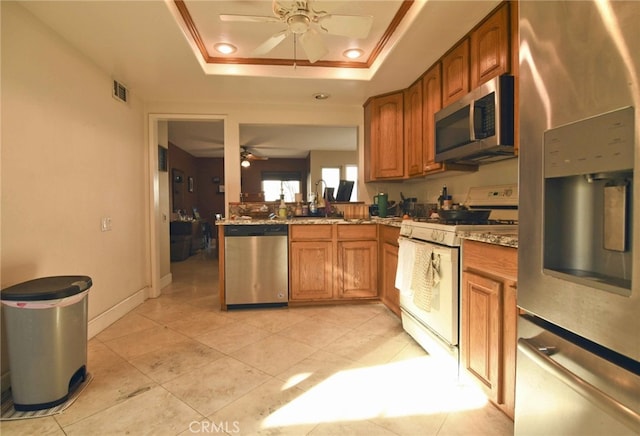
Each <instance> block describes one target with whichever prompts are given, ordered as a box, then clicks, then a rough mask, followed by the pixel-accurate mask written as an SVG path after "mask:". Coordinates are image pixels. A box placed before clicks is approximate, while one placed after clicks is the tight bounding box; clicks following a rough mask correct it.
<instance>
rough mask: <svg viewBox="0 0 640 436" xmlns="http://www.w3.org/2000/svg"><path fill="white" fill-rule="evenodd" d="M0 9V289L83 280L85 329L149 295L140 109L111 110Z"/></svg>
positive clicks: (92, 82) (108, 100)
mask: <svg viewBox="0 0 640 436" xmlns="http://www.w3.org/2000/svg"><path fill="white" fill-rule="evenodd" d="M0 7H1V8H2V9H1V15H2V29H1V36H2V37H1V41H2V51H1V56H2V59H1V67H2V74H1V81H2V82H1V86H2V97H1V98H2V100H1V102H2V133H1V136H2V162H1V166H2V215H1V221H0V222H1V226H2V236H1V237H2V239H1V247H2V252H1V259H0V269H1V271H2V274H1V280H2V283H1V286H2V288H5V287H8V286H10V285H13V284H16V283H20V282H23V281H26V280H30V279H33V278H37V277H46V276H56V275H76V274H77V275H88V276H90V277H91V278H92V280H93V287H92V288H91V290H90V292H89V311H88V316H89V320H90V322H91V320H94V319H95V318H97V317H98V316H100V315H102V314H104V313H105V312H108V311H109V310H111V309H112V308H113V307H114V306H117V305H118V304H119V303H121V302H123V301H124V300H127V299H129V298H130V297H132V296H134V295H144V292H145V290H146V288H147V287H148V286H149V283H150V272H149V243H148V235H149V221H148V219H149V217H148V210H149V207H148V204H147V202H148V199H149V197H148V186H149V182H148V177H149V176H148V174H149V172H148V158H147V156H148V154H147V148H148V147H147V145H146V144H145V142H144V129H145V118H144V111H143V107H142V103H141V101H140V100H139V99H138V98H137V97H136V95H135V93H132V94H130V97H131V98H130V100H129V103H128V104H123V103H121V102H119V101H117V100H115V99H113V98H112V97H111V89H112V78H111V77H109V76H108V75H106V74H105V73H104V72H102V71H100V70H99V69H98V68H97V67H96V65H95V64H93V63H92V62H89V61H88V60H87V59H86V58H84V57H83V56H82V55H81V54H80V53H79V52H77V51H76V50H74V49H72V48H71V47H70V46H69V45H67V44H66V43H65V42H64V41H63V40H62V39H61V38H60V37H59V36H58V35H57V34H55V33H53V32H51V31H50V30H49V29H48V28H46V27H44V26H43V25H42V24H41V23H40V22H39V21H37V20H36V19H35V18H34V17H33V16H32V15H31V14H30V13H28V12H27V11H26V10H25V9H24V8H23V7H22V6H20V5H19V4H18V3H14V2H1V6H0ZM103 218H109V219H110V221H111V226H112V227H111V230H109V231H101V222H102V219H103ZM3 342H4V341H3ZM3 350H4V343H3ZM8 369H9V368H8V366H7V364H6V360H5V356H3V359H2V372H3V373H6V371H7V370H8Z"/></svg>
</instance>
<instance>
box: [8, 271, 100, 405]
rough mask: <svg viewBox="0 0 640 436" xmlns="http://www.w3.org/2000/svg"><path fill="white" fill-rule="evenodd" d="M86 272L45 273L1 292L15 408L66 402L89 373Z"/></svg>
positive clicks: (88, 281) (89, 284)
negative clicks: (83, 273)
mask: <svg viewBox="0 0 640 436" xmlns="http://www.w3.org/2000/svg"><path fill="white" fill-rule="evenodd" d="M92 285H93V283H92V281H91V278H90V277H87V276H56V277H43V278H39V279H35V280H30V281H27V282H24V283H20V284H17V285H14V286H11V287H9V288H6V289H3V290H2V291H1V292H0V297H1V300H2V308H3V315H4V316H3V318H4V322H5V328H6V336H7V352H8V354H9V365H10V377H11V394H12V397H13V403H14V407H15V409H16V410H18V411H30V410H41V409H48V408H50V407H54V406H56V405H58V404H61V403H63V402H65V401H66V400H67V399H68V397H69V394H71V393H72V392H73V391H74V390H75V389H76V388H77V387H78V386H79V385H80V384H81V383H82V382H83V381H84V380H85V379H86V376H87V300H88V299H87V296H88V293H89V288H91V286H92Z"/></svg>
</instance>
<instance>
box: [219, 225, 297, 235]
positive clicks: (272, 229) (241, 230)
mask: <svg viewBox="0 0 640 436" xmlns="http://www.w3.org/2000/svg"><path fill="white" fill-rule="evenodd" d="M288 233H289V232H288V227H287V225H286V224H230V225H225V226H224V236H225V237H238V236H287V235H288Z"/></svg>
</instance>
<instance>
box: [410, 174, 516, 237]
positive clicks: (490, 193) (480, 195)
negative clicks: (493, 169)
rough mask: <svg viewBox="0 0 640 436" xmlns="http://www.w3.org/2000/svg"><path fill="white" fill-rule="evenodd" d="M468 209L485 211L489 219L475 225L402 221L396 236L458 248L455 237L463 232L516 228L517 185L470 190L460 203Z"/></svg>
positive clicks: (433, 221) (431, 221)
mask: <svg viewBox="0 0 640 436" xmlns="http://www.w3.org/2000/svg"><path fill="white" fill-rule="evenodd" d="M463 205H464V206H465V207H468V208H469V209H489V210H491V213H490V215H489V219H488V220H487V221H484V222H479V223H468V222H445V221H441V220H438V219H437V218H436V219H426V218H425V219H417V220H404V221H403V222H402V224H401V226H400V236H402V237H405V238H409V239H417V240H420V241H426V242H434V243H436V244H441V245H446V246H449V247H459V246H460V237H459V236H458V234H459V233H460V232H465V231H483V230H488V231H500V232H502V231H505V230H517V228H518V224H517V222H518V186H517V185H498V186H483V187H477V188H470V189H469V192H468V194H467V198H466V200H465V202H464V203H463Z"/></svg>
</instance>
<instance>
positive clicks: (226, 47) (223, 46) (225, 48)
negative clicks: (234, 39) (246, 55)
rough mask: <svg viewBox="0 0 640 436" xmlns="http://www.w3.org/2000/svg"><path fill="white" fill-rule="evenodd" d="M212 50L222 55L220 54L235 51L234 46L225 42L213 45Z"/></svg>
mask: <svg viewBox="0 0 640 436" xmlns="http://www.w3.org/2000/svg"><path fill="white" fill-rule="evenodd" d="M213 48H214V49H215V50H216V51H217V52H218V53H222V54H231V53H233V52H235V51H236V50H237V49H236V46H235V45H232V44H229V43H227V42H219V43H217V44H216V45H214V46H213Z"/></svg>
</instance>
